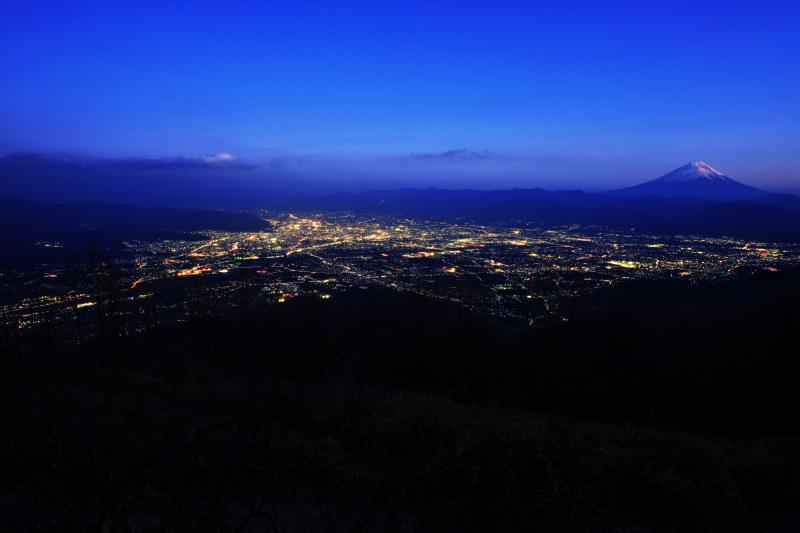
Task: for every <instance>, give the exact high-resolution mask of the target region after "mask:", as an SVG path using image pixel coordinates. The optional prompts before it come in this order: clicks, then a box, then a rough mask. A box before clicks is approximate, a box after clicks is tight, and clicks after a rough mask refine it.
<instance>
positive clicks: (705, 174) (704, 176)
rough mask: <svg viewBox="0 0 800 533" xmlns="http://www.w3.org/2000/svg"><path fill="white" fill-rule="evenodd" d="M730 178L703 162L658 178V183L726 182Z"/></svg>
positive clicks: (683, 167) (694, 163) (697, 162)
mask: <svg viewBox="0 0 800 533" xmlns="http://www.w3.org/2000/svg"><path fill="white" fill-rule="evenodd" d="M729 179H730V178H728V177H727V176H725V174H723V173H722V172H720V171H719V170H717V169H716V168H714V167H712V166H711V165H709V164H708V163H706V162H704V161H693V162H691V163H689V164H688V165H683V166H682V167H680V168H676V169H675V170H673V171H672V172H670V173H668V174H665V175H663V176H661V177H660V178H658V181H696V180H710V181H727V180H729Z"/></svg>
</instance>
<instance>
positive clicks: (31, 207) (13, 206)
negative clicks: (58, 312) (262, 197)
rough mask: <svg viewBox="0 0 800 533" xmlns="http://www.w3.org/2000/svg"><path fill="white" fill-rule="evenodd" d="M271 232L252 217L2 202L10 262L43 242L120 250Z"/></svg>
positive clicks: (0, 227) (2, 234)
mask: <svg viewBox="0 0 800 533" xmlns="http://www.w3.org/2000/svg"><path fill="white" fill-rule="evenodd" d="M267 229H269V223H268V222H266V221H264V220H261V219H259V218H257V217H255V216H253V215H250V214H247V213H236V212H226V211H207V210H200V209H172V208H158V207H154V208H143V207H134V206H130V205H118V204H39V203H34V202H25V201H16V200H6V199H0V245H2V250H1V254H2V255H1V256H2V257H4V258H6V259H9V258H11V259H14V258H20V257H22V256H26V255H28V253H29V252H30V251H31V246H32V245H34V244H35V243H37V242H39V241H48V242H53V241H57V242H60V243H62V244H64V245H65V246H66V247H71V248H86V247H88V246H94V245H98V246H102V247H108V248H114V247H116V246H118V245H119V244H120V243H121V242H122V241H125V240H142V241H153V240H161V239H170V238H180V239H187V238H191V235H190V233H191V232H196V231H202V230H219V231H261V230H267Z"/></svg>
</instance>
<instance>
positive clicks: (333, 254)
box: [3, 211, 800, 333]
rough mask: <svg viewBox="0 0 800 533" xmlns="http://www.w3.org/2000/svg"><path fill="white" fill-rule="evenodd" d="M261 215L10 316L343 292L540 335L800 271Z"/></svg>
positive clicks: (787, 254) (664, 253)
mask: <svg viewBox="0 0 800 533" xmlns="http://www.w3.org/2000/svg"><path fill="white" fill-rule="evenodd" d="M257 214H258V216H259V217H260V218H262V219H264V220H266V221H268V222H269V224H270V229H269V230H266V231H258V232H220V231H212V232H200V233H192V234H187V235H186V239H185V240H160V241H156V242H136V241H135V242H125V243H124V251H123V253H121V254H119V256H115V258H114V259H113V261H112V260H110V259H109V260H108V261H109V262H113V264H112V265H110V267H111V268H113V270H114V272H115V274H114V279H113V283H114V284H116V285H115V286H116V289H113V288H112V289H109V288H108V286H107V285H108V283H111V282H109V281H108V280H106V281H105V282H103V283H105V285H103V283H100V282H99V281H98V279H99V278H101V277H103V276H102V273H101V272H99V271H98V268H99V267H97V266H96V265H95V264H92V263H91V262H89V263H87V262H82V263H79V262H75V263H71V262H66V263H63V264H58V265H53V264H43V265H40V267H38V268H37V269H32V270H31V269H27V270H11V271H7V272H5V273H3V276H4V277H6V278H7V280H8V281H11V279H14V280H15V283H14V284H13V286H14V290H15V291H16V294H14V297H15V299H16V304H13V305H9V306H7V307H6V309H5V312H6V314H14V315H16V317H17V319H18V322H17V323H18V324H19V327H20V328H21V329H25V328H29V327H31V326H32V325H34V324H36V323H38V322H40V321H42V320H43V319H44V318H45V317H46V318H47V319H48V320H53V319H55V320H56V321H57V322H69V321H71V320H81V315H84V314H86V313H89V312H91V308H92V307H94V306H95V305H97V304H98V303H104V302H102V301H101V300H102V298H103V297H106V298H111V297H113V298H115V299H117V300H118V301H120V302H122V303H123V308H122V313H123V315H133V314H136V313H137V312H140V307H141V305H142V304H143V303H144V301H146V300H148V299H152V300H154V301H156V302H159V303H158V305H160V306H161V307H162V309H161V313H160V315H159V320H161V321H183V320H186V319H188V318H189V317H190V314H191V312H192V300H193V299H195V300H197V301H202V307H203V309H204V310H206V312H215V313H221V314H225V313H226V312H228V311H232V310H235V309H236V308H238V307H240V306H243V305H246V306H248V307H250V308H253V306H264V305H279V304H282V303H285V302H286V301H288V300H289V299H292V298H296V297H298V296H301V295H316V296H318V297H319V298H321V299H331V298H335V297H336V295H337V293H341V292H342V291H344V290H348V289H358V288H361V289H366V288H368V287H370V286H383V287H387V288H391V289H394V290H398V291H410V292H416V293H419V294H424V295H426V296H429V297H434V298H441V299H446V300H450V301H452V302H456V303H459V304H462V305H463V306H465V307H467V308H470V309H474V310H482V311H487V312H489V313H491V314H493V315H496V316H498V317H502V318H505V319H510V320H523V321H525V322H526V323H527V324H529V325H530V326H532V327H537V326H542V325H544V324H545V323H549V322H551V321H567V320H569V318H570V313H569V308H570V306H569V303H570V301H571V300H572V299H574V298H576V297H579V296H584V295H586V294H589V293H591V292H592V291H597V290H598V289H601V288H603V287H608V286H612V285H616V284H619V283H621V282H623V281H626V280H636V279H667V278H681V279H685V280H688V281H689V282H699V281H709V280H720V279H723V278H726V277H729V276H733V275H748V274H753V273H757V272H776V271H778V270H780V269H782V268H784V267H788V266H791V265H796V264H797V262H798V259H800V245H798V244H786V243H781V244H777V243H768V242H747V241H744V240H737V239H731V238H706V237H701V236H692V235H677V236H659V235H647V234H639V233H635V232H620V231H616V230H611V229H606V228H588V229H587V228H580V227H577V226H570V227H538V226H534V225H529V226H528V225H522V226H513V227H511V226H502V227H501V226H483V225H475V224H469V223H464V224H460V223H446V222H438V221H425V220H412V219H407V218H398V217H389V216H362V215H355V214H351V213H333V214H320V213H307V214H292V213H278V212H268V211H259V212H258V213H257ZM38 246H42V247H59V246H61V244H60V243H58V242H40V243H38ZM106 278H107V276H106V277H103V279H106ZM101 285H103V286H101ZM109 290H111V291H112V292H111V293H110V292H109ZM114 291H116V292H114ZM103 295H105V296H103ZM109 295H111V296H109ZM165 295H169V296H168V297H165ZM124 302H130V305H128V306H127V307H124V305H125V304H124ZM87 322H89V320H87ZM123 322H125V323H126V324H130V326H129V327H130V328H131V329H132V330H133V331H129V333H132V332H134V331H135V330H136V329H137V328H138V326H137V325H136V324H138V322H137V321H135V320H123Z"/></svg>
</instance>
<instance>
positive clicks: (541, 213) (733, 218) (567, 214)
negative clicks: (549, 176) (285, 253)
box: [269, 189, 800, 242]
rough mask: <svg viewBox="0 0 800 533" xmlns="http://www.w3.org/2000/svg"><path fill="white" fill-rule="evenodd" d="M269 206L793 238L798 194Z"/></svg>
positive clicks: (398, 199)
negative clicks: (728, 198) (724, 199)
mask: <svg viewBox="0 0 800 533" xmlns="http://www.w3.org/2000/svg"><path fill="white" fill-rule="evenodd" d="M269 205H272V206H274V207H276V208H284V209H296V210H310V211H355V212H362V213H383V214H387V215H389V214H396V215H403V216H410V217H421V218H433V219H440V220H470V221H474V222H478V223H486V224H489V223H535V224H543V225H570V224H580V225H583V226H607V227H612V228H619V229H623V230H630V229H634V230H637V231H642V232H647V233H656V234H698V235H709V236H731V237H738V238H744V239H753V240H765V241H786V242H790V241H791V242H793V241H798V240H800V198H797V197H795V196H791V195H765V196H763V197H760V198H755V199H752V200H739V201H730V202H719V201H713V200H708V199H700V198H665V197H661V196H642V197H628V196H617V195H611V194H591V193H586V192H582V191H558V192H552V191H545V190H542V189H512V190H501V191H476V190H444V189H424V190H420V189H402V190H397V191H369V192H363V193H340V194H333V195H329V196H284V197H281V198H277V197H274V198H272V199H271V200H270V201H269Z"/></svg>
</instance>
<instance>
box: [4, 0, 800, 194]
mask: <svg viewBox="0 0 800 533" xmlns="http://www.w3.org/2000/svg"><path fill="white" fill-rule="evenodd" d="M798 23H800V7H798V6H797V5H796V4H793V3H790V2H782V1H766V2H761V3H758V4H755V3H749V2H604V1H597V0H577V1H572V0H569V1H563V2H555V1H554V2H502V1H501V2H492V3H488V2H424V3H423V2H402V3H399V2H398V3H391V2H380V3H375V2H373V3H366V2H344V3H333V2H326V3H322V2H291V3H282V4H280V3H265V4H256V3H246V2H231V3H226V4H224V5H223V4H219V3H212V2H176V3H170V4H169V5H166V3H163V2H139V3H136V4H128V3H124V4H99V3H97V4H96V3H92V2H73V3H65V2H37V1H32V2H27V3H22V2H15V3H13V4H10V5H7V6H4V14H3V17H2V19H0V46H2V49H3V50H4V54H2V56H0V69H2V72H3V73H4V75H3V77H4V83H2V84H0V116H1V117H2V120H0V154H5V155H6V156H8V154H16V153H20V152H24V153H29V154H47V155H48V157H56V158H57V159H64V158H67V159H71V160H75V159H80V160H85V161H91V162H92V163H91V165H93V166H94V165H97V164H99V165H100V166H101V167H102V165H104V164H107V163H108V162H109V161H113V162H115V163H114V164H115V165H116V164H127V165H129V166H130V167H131V168H130V172H139V173H141V172H144V173H147V172H150V173H153V172H164V173H172V172H176V171H185V172H188V171H189V169H190V167H192V164H194V170H198V169H200V168H202V169H203V171H205V172H210V173H214V174H215V175H218V176H219V177H220V179H225V178H236V179H261V180H267V181H268V182H269V183H270V184H271V185H272V186H274V187H275V188H277V189H283V190H304V191H309V190H318V191H332V190H355V189H365V188H372V189H375V188H392V187H404V186H412V187H428V186H437V187H449V188H460V187H472V188H482V189H493V188H507V187H544V188H549V189H577V188H580V189H585V190H591V191H598V190H606V189H612V188H616V187H621V186H627V185H632V184H635V183H639V182H641V181H644V180H648V179H652V178H655V177H657V176H659V175H661V174H664V173H666V172H668V171H670V170H672V169H673V168H675V167H678V166H680V165H683V164H685V163H687V162H689V161H693V160H705V161H708V162H709V163H711V164H712V165H714V166H715V167H717V168H719V169H720V170H722V171H724V172H725V173H726V174H727V175H729V176H731V177H733V178H735V179H737V180H740V181H742V182H744V183H747V184H750V185H753V186H757V187H761V188H764V189H767V190H773V191H788V192H800V150H798V147H800V69H798V60H797V58H798V57H800V36H799V34H798V32H797V27H798ZM65 154H67V155H65ZM98 162H99V163H98ZM104 162H105V163H104ZM176 162H180V163H179V164H176ZM187 163H192V164H189V165H187ZM110 179H111V178H110Z"/></svg>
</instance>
